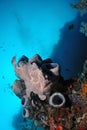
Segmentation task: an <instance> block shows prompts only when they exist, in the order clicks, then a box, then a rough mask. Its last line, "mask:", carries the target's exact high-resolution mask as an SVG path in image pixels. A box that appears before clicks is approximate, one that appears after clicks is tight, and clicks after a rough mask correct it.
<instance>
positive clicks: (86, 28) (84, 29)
mask: <svg viewBox="0 0 87 130" xmlns="http://www.w3.org/2000/svg"><path fill="white" fill-rule="evenodd" d="M80 32H81V33H83V34H84V35H85V36H86V37H87V23H85V22H82V23H81V27H80Z"/></svg>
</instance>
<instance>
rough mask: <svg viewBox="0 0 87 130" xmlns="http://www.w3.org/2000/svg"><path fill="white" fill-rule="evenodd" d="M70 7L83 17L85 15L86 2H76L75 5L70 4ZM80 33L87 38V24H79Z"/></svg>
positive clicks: (79, 0) (86, 9)
mask: <svg viewBox="0 0 87 130" xmlns="http://www.w3.org/2000/svg"><path fill="white" fill-rule="evenodd" d="M71 7H72V8H75V9H77V10H79V11H80V14H81V16H83V15H84V14H86V13H87V0H78V2H77V4H71ZM80 32H81V33H83V34H84V35H85V36H86V37H87V22H81V27H80Z"/></svg>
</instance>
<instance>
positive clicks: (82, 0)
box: [71, 0, 87, 15]
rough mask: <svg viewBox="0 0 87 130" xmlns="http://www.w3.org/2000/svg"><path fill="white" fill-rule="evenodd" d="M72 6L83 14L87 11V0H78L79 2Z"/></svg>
mask: <svg viewBox="0 0 87 130" xmlns="http://www.w3.org/2000/svg"><path fill="white" fill-rule="evenodd" d="M71 6H72V7H73V8H75V9H77V10H79V11H80V12H81V15H83V14H85V13H87V0H78V2H77V4H71Z"/></svg>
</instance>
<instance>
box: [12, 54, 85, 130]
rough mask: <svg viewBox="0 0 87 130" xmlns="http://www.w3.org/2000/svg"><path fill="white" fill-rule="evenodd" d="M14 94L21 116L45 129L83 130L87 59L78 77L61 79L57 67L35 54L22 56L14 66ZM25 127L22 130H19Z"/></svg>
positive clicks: (14, 61)
mask: <svg viewBox="0 0 87 130" xmlns="http://www.w3.org/2000/svg"><path fill="white" fill-rule="evenodd" d="M12 64H13V67H14V70H15V74H16V75H17V77H18V78H19V79H18V80H15V82H14V84H13V88H12V89H13V91H14V93H15V94H16V95H17V96H18V97H19V98H20V99H21V104H22V107H23V108H24V109H23V117H24V118H25V119H33V120H34V123H35V125H37V126H41V125H42V126H43V127H44V129H45V130H66V129H67V130H77V129H78V130H80V129H82V128H84V129H87V126H86V124H87V122H86V120H87V108H86V107H87V100H86V96H87V95H86V94H87V60H86V61H85V63H84V65H83V71H82V73H81V74H80V76H79V77H78V78H71V79H68V80H64V79H63V77H62V76H61V75H60V73H59V72H60V71H59V65H58V64H57V63H54V62H53V61H52V60H51V59H50V58H47V59H45V60H43V59H42V58H41V57H40V56H39V55H38V54H37V55H35V56H34V57H32V58H30V59H29V58H27V57H26V56H22V57H21V58H20V59H19V61H18V62H17V63H16V57H13V58H12ZM23 128H25V127H23Z"/></svg>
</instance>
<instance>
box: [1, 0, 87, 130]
mask: <svg viewBox="0 0 87 130" xmlns="http://www.w3.org/2000/svg"><path fill="white" fill-rule="evenodd" d="M84 19H85V18H84ZM80 21H81V19H80V16H79V14H78V11H76V10H74V9H72V8H71V7H70V5H69V0H0V100H1V102H0V130H20V126H21V122H22V123H23V119H22V112H21V108H22V107H21V103H20V99H19V98H18V97H16V95H15V94H14V93H13V92H12V90H11V87H12V84H13V82H14V80H15V79H16V76H15V74H14V70H13V67H12V65H11V59H12V57H13V56H14V55H16V56H17V58H19V57H21V56H22V55H23V54H24V55H26V56H28V57H32V56H33V55H35V54H36V53H38V54H40V55H41V57H42V58H43V59H44V58H48V57H50V58H52V59H53V60H54V61H55V62H58V63H59V64H60V65H61V69H62V71H61V73H62V75H63V76H64V78H69V77H71V76H74V75H76V74H77V72H78V71H79V70H80V69H81V67H80V64H81V63H82V62H83V60H84V59H85V58H86V57H87V54H86V50H85V47H87V45H86V44H87V43H86V42H87V38H84V36H83V35H82V34H80V33H79V27H78V26H79V24H80ZM72 23H74V24H75V28H74V29H73V30H69V29H68V26H69V25H70V24H72ZM77 30H78V31H77ZM85 41H86V42H85ZM83 42H84V43H83ZM76 44H77V45H76ZM83 44H84V45H83ZM80 46H81V47H80ZM77 51H78V53H77ZM82 52H83V53H84V55H82ZM79 54H81V55H79ZM81 56H82V57H81ZM75 63H76V64H75ZM77 63H79V64H78V65H77ZM75 65H76V67H75ZM81 65H82V64H81ZM78 66H79V67H78ZM77 68H79V69H77ZM68 69H70V72H69V71H67V70H68ZM30 124H31V125H30V128H31V127H32V124H33V121H30ZM31 129H32V130H41V127H38V128H35V127H34V126H33V127H32V128H31Z"/></svg>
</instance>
